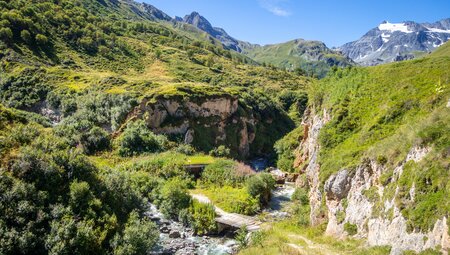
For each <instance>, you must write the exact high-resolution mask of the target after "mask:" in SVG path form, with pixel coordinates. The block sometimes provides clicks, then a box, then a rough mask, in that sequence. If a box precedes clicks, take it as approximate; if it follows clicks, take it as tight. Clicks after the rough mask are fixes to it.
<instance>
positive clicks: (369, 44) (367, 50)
mask: <svg viewBox="0 0 450 255" xmlns="http://www.w3.org/2000/svg"><path fill="white" fill-rule="evenodd" d="M449 39H450V19H444V20H441V21H438V22H435V23H416V22H413V21H407V22H403V23H389V22H387V21H384V22H382V23H381V24H380V25H379V26H378V27H376V28H373V29H371V30H370V31H369V32H367V33H366V34H365V35H364V36H363V37H361V38H360V39H359V40H356V41H354V42H350V43H346V44H344V45H343V46H341V47H340V48H339V50H341V51H342V52H343V53H344V54H345V55H346V56H348V57H349V58H351V59H353V60H354V61H355V62H356V63H358V64H361V65H365V66H368V65H378V64H382V63H388V62H393V61H400V60H406V59H412V58H415V57H417V56H418V55H421V54H423V53H425V52H431V51H433V50H435V49H436V48H437V47H439V46H441V45H442V44H444V43H445V42H447V41H448V40H449Z"/></svg>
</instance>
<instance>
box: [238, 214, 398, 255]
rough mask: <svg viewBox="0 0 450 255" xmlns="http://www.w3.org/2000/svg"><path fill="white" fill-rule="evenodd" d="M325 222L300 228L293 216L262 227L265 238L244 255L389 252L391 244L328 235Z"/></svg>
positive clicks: (246, 250) (247, 249)
mask: <svg viewBox="0 0 450 255" xmlns="http://www.w3.org/2000/svg"><path fill="white" fill-rule="evenodd" d="M324 230H325V225H320V226H317V227H307V228H304V227H300V226H298V225H297V224H296V222H295V220H293V219H289V220H285V221H281V222H277V223H272V224H270V225H269V224H266V225H263V227H262V236H263V238H262V241H260V242H259V243H258V244H251V245H250V246H249V247H247V248H245V249H243V250H241V251H240V252H239V254H240V255H272V254H274V255H275V254H311V255H313V254H314V255H315V254H361V255H363V254H379V255H382V254H389V253H390V249H389V247H371V248H366V247H365V245H364V242H363V241H362V240H356V239H346V240H337V239H335V238H333V237H330V236H325V235H324V234H323V233H324Z"/></svg>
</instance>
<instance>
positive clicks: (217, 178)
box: [202, 159, 245, 187]
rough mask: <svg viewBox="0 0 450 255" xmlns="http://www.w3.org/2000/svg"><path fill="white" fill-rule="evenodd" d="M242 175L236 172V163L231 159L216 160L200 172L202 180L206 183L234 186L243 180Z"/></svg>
mask: <svg viewBox="0 0 450 255" xmlns="http://www.w3.org/2000/svg"><path fill="white" fill-rule="evenodd" d="M244 178H245V177H244V176H243V175H239V174H238V172H237V165H236V163H235V162H234V161H232V160H226V159H221V160H216V161H215V162H214V163H212V164H209V165H207V166H206V167H205V170H204V171H203V173H202V181H203V182H204V183H205V184H207V185H214V186H219V187H220V186H225V185H229V186H236V185H238V184H239V183H241V182H242V181H243V180H244Z"/></svg>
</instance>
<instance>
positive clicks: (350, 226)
mask: <svg viewBox="0 0 450 255" xmlns="http://www.w3.org/2000/svg"><path fill="white" fill-rule="evenodd" d="M344 230H345V231H346V232H347V233H348V234H349V235H351V236H353V235H356V233H358V227H357V226H356V225H355V224H351V223H350V222H346V223H345V224H344Z"/></svg>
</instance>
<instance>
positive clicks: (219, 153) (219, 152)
mask: <svg viewBox="0 0 450 255" xmlns="http://www.w3.org/2000/svg"><path fill="white" fill-rule="evenodd" d="M209 155H211V156H214V157H221V158H226V157H230V155H231V154H230V149H229V148H227V147H225V146H224V145H220V146H219V147H217V148H214V149H213V150H211V151H210V152H209Z"/></svg>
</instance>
